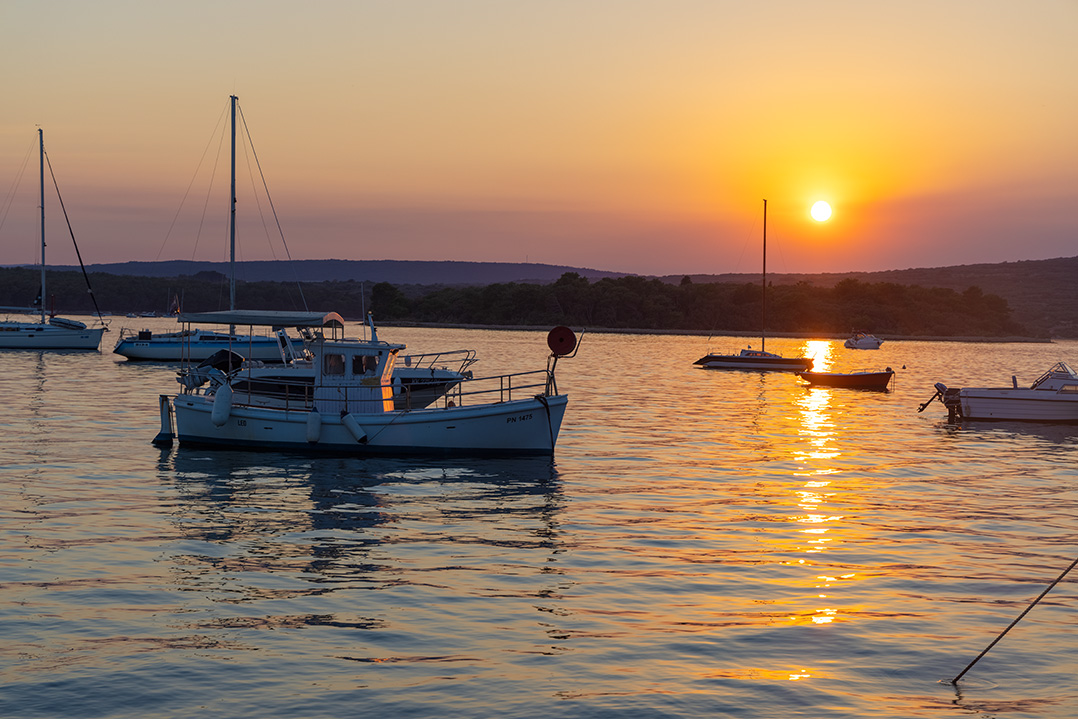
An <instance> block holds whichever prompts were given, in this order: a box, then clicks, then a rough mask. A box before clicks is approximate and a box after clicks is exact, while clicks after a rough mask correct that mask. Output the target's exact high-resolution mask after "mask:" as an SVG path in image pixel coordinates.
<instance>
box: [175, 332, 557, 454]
mask: <svg viewBox="0 0 1078 719" xmlns="http://www.w3.org/2000/svg"><path fill="white" fill-rule="evenodd" d="M280 314H281V313H274V312H251V311H247V312H236V313H230V312H218V313H204V314H202V315H198V316H196V315H191V316H188V317H187V319H188V320H189V321H197V322H199V323H201V324H211V323H218V324H221V323H223V324H236V325H240V324H249V325H251V326H259V325H261V326H270V325H274V324H288V325H290V326H304V327H309V328H311V329H312V331H313V335H314V337H313V339H312V340H311V341H309V342H308V343H307V349H308V351H309V352H310V353H311V367H312V368H313V371H314V376H313V378H312V381H311V382H310V383H309V384H307V383H305V382H304V383H302V384H300V383H297V384H296V385H295V387H296V388H297V390H298V391H296V392H295V393H285V394H284V395H283V396H279V397H277V398H276V399H275V401H273V402H268V401H266V400H265V398H264V396H263V395H259V394H258V393H255V392H251V391H246V390H245V389H244V388H243V386H242V385H241V384H240V383H241V382H243V381H245V379H246V381H248V382H250V381H251V380H252V379H253V377H254V375H253V374H251V373H250V370H251V369H253V368H251V367H248V368H245V367H243V366H242V365H241V366H240V367H238V368H232V367H231V366H225V368H224V369H219V368H208V369H207V368H201V369H197V370H196V369H195V368H189V367H188V368H184V369H183V370H181V371H180V373H179V376H178V381H179V382H180V384H181V390H180V392H179V393H178V394H177V395H176V396H175V397H172V396H170V395H162V396H161V398H160V407H161V423H162V424H161V432H160V434H158V436H157V438H155V443H158V444H168V443H170V442H171V441H172V438H173V435H175V438H176V439H178V440H179V442H180V444H181V445H183V444H195V445H207V446H216V447H227V448H233V449H269V450H293V451H305V452H316V453H344V454H349V455H358V456H364V455H373V454H396V455H401V454H403V455H410V454H551V453H553V451H554V447H555V444H556V442H557V437H558V433H559V431H560V428H561V423H562V418H563V417H564V414H565V409H566V406H567V403H568V397H567V396H566V395H564V394H559V393H558V390H557V384H556V382H555V375H554V369H555V367H556V365H557V360H558V358H559V357H562V356H568V355H567V354H566V353H567V352H570V351H572V349H573V348H572V347H569V348H568V349H566V348H565V347H564V346H563V345H564V342H561V343H560V344H559V345H558V346H557V347H556V345H555V343H554V341H553V340H554V333H553V332H552V333H551V338H548V344H550V347H551V350H552V354H551V356H550V359H549V360H548V363H547V369H545V370H537V371H533V372H523V373H516V374H511V375H499V376H496V377H490V378H472V379H466V380H463V381H461V382H460V383H459V384H457V386H455V387H454V388H453V389H452V391H451V392H449V393H446V394H443V395H442V396H441V397H440V398H439V399H438V400H437V401H436V402H434V403H432V404H430V405H428V406H426V407H425V408H422V409H403V410H401V409H397V408H396V406H395V404H394V398H393V369H394V366H395V364H396V360H397V356H398V354H399V353H400V352H401V351H402V350H403V349H404V345H399V344H390V343H388V342H382V341H379V340H375V339H371V340H358V339H356V340H353V339H346V338H344V337H343V335H341V332H342V331H343V324H344V323H343V320H342V319H341V318H340V316H339V315H337V314H336V313H329V314H321V313H307V314H308V315H309V316H308V317H300V316H298V315H297V314H295V313H293V314H290V316H289V318H288V321H287V322H282V318H280V317H278V316H277V315H280ZM559 329H564V328H559ZM561 337H562V336H561V335H559V337H558V339H559V340H561ZM572 344H573V345H574V346H575V340H574V342H573V343H572ZM559 353H560V354H559ZM173 419H174V420H175V431H174V432H173Z"/></svg>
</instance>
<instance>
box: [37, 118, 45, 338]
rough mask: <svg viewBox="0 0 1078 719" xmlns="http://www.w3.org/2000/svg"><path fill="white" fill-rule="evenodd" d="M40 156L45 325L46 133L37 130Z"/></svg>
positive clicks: (43, 320)
mask: <svg viewBox="0 0 1078 719" xmlns="http://www.w3.org/2000/svg"><path fill="white" fill-rule="evenodd" d="M37 143H38V151H39V152H38V154H39V156H40V159H39V163H40V165H41V177H40V182H39V187H38V197H40V198H41V324H45V133H44V131H43V130H42V129H41V128H40V127H39V128H37Z"/></svg>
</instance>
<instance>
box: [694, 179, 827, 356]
mask: <svg viewBox="0 0 1078 719" xmlns="http://www.w3.org/2000/svg"><path fill="white" fill-rule="evenodd" d="M761 284H762V290H763V295H762V303H763V317H762V318H761V323H760V330H761V335H760V349H758V350H754V349H753V348H752V347H751V346H749V347H748V348H746V349H742V350H741V351H740V352H738V353H737V354H715V353H711V352H709V353H708V354H706V355H704V356H703V357H701V358H700V359H698V360H696V361H695V362H693V364H694V365H696V366H697V367H700V368H703V369H739V370H751V371H755V372H760V371H763V372H774V371H778V372H802V371H804V370H809V369H812V359H811V358H809V357H783V356H782V355H778V354H775V353H773V352H768V351H767V334H766V330H767V200H764V226H763V277H762V282H761Z"/></svg>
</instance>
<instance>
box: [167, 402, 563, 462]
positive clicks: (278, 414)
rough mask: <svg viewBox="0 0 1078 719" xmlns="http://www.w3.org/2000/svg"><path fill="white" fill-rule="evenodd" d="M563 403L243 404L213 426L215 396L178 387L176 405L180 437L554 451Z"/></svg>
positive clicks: (350, 446)
mask: <svg viewBox="0 0 1078 719" xmlns="http://www.w3.org/2000/svg"><path fill="white" fill-rule="evenodd" d="M567 403H568V396H567V395H553V396H542V397H536V398H529V399H523V400H512V401H509V402H501V403H493V404H484V405H477V406H474V407H469V406H464V407H451V408H446V409H424V410H414V411H410V412H385V413H371V414H368V413H362V414H361V413H355V414H349V415H345V416H344V417H341V416H337V415H334V414H329V413H326V414H319V415H317V416H316V417H312V413H311V412H309V411H306V410H283V409H273V408H267V407H249V406H242V405H241V406H234V407H232V408H231V410H230V412H229V414H228V416H227V418H226V419H225V420H224V422H223V424H221V425H220V426H217V425H216V424H215V423H214V417H213V410H214V397H212V396H209V397H208V396H206V395H197V394H181V395H179V396H177V397H176V398H175V399H174V410H173V411H174V414H175V419H176V438H177V439H178V440H179V442H180V444H197V445H213V446H217V447H226V448H235V449H272V450H285V451H288V450H292V451H297V450H298V451H303V452H319V453H323V452H324V453H335V454H342V453H343V454H350V455H374V454H391V455H410V454H552V453H553V451H554V445H555V443H556V442H557V438H558V432H559V430H560V429H561V422H562V418H563V417H564V415H565V408H566V405H567ZM219 409H220V408H219ZM217 419H220V417H219V416H218V418H217ZM349 423H351V424H353V426H352V427H349ZM356 425H358V429H357V426H356ZM357 432H358V433H359V434H360V436H361V439H357V438H356V434H357ZM312 433H313V435H315V436H316V437H317V438H316V439H315V440H314V441H312V440H311V437H312Z"/></svg>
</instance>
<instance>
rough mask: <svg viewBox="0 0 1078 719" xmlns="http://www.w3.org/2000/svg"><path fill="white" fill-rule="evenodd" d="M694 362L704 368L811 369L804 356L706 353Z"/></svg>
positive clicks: (808, 361)
mask: <svg viewBox="0 0 1078 719" xmlns="http://www.w3.org/2000/svg"><path fill="white" fill-rule="evenodd" d="M694 364H696V365H698V366H700V367H703V368H704V369H744V370H754V371H760V370H771V371H778V372H804V371H805V370H807V369H812V360H811V359H807V358H804V357H779V356H772V357H746V356H742V355H707V356H706V357H702V358H700V359H699V360H697V361H696V362H695V363H694Z"/></svg>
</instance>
